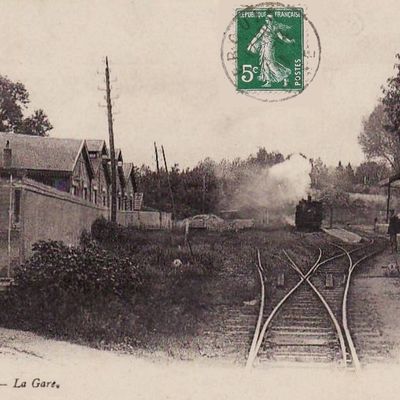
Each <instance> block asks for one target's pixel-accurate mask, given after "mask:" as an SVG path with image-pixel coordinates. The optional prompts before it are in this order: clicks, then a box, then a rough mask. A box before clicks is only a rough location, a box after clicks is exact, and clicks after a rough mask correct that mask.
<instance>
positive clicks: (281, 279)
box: [276, 272, 285, 288]
mask: <svg viewBox="0 0 400 400" xmlns="http://www.w3.org/2000/svg"><path fill="white" fill-rule="evenodd" d="M276 286H277V287H279V288H282V287H284V286H285V274H284V272H281V273H279V274H278V282H277V284H276Z"/></svg>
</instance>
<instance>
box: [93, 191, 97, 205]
mask: <svg viewBox="0 0 400 400" xmlns="http://www.w3.org/2000/svg"><path fill="white" fill-rule="evenodd" d="M93 203H94V204H97V190H96V189H93Z"/></svg>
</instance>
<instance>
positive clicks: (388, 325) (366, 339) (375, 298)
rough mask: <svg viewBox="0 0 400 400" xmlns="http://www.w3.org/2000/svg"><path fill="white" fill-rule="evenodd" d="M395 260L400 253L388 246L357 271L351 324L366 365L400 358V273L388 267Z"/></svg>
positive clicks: (351, 292)
mask: <svg viewBox="0 0 400 400" xmlns="http://www.w3.org/2000/svg"><path fill="white" fill-rule="evenodd" d="M396 262H397V263H398V264H399V265H400V257H399V256H398V255H397V256H396V255H392V254H390V251H389V250H386V251H385V252H384V253H382V254H381V255H379V256H377V257H376V258H374V259H373V260H371V261H369V262H367V263H365V264H361V266H360V267H359V269H358V270H356V273H355V274H354V278H353V282H352V286H351V289H350V302H349V305H350V321H351V324H352V326H350V328H351V329H352V332H354V333H353V336H354V341H355V345H356V347H357V350H358V352H359V355H360V359H361V360H362V361H364V364H365V365H370V364H371V363H387V362H398V360H400V274H399V273H397V272H395V273H393V274H391V273H390V272H389V269H388V268H387V267H388V265H389V264H396Z"/></svg>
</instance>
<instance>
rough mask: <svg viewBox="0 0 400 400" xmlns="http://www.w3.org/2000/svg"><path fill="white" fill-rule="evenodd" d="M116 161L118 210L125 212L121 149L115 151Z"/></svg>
mask: <svg viewBox="0 0 400 400" xmlns="http://www.w3.org/2000/svg"><path fill="white" fill-rule="evenodd" d="M115 161H116V168H117V210H118V211H122V210H125V185H126V183H125V175H124V169H123V164H124V159H123V158H122V151H121V149H115Z"/></svg>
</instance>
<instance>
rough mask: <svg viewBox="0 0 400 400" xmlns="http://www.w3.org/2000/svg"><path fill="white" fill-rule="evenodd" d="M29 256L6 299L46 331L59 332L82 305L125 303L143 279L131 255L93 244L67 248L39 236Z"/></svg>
mask: <svg viewBox="0 0 400 400" xmlns="http://www.w3.org/2000/svg"><path fill="white" fill-rule="evenodd" d="M33 250H34V254H33V256H32V257H31V258H30V259H29V260H28V261H27V262H26V263H25V264H23V265H21V266H19V267H17V268H16V270H15V277H14V283H13V285H12V286H11V287H10V290H9V294H8V301H9V303H10V307H12V309H14V311H15V315H16V316H17V317H18V318H17V319H18V320H20V321H25V324H26V325H27V326H28V327H33V328H39V329H42V328H44V329H45V331H46V332H49V333H53V331H56V332H57V331H59V332H60V331H61V332H62V331H64V328H65V326H67V325H68V322H69V320H71V318H72V319H73V318H77V315H79V314H81V313H82V312H83V310H84V309H85V308H92V307H93V306H94V305H101V304H104V303H107V302H111V301H114V299H117V300H118V301H120V302H130V301H131V300H132V298H133V297H134V295H135V294H136V293H137V292H138V291H139V290H140V289H141V288H142V286H143V284H144V281H145V274H144V273H143V271H142V270H141V269H140V268H139V267H138V266H137V265H136V264H135V263H134V262H133V261H132V260H131V259H128V258H124V257H117V256H116V255H114V254H111V253H109V252H107V251H105V250H102V249H100V248H99V247H98V246H96V245H94V244H93V243H87V244H86V246H85V247H84V248H83V247H68V246H66V245H64V244H63V243H62V242H56V241H46V242H45V241H40V242H38V243H36V244H35V245H34V246H33Z"/></svg>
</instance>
